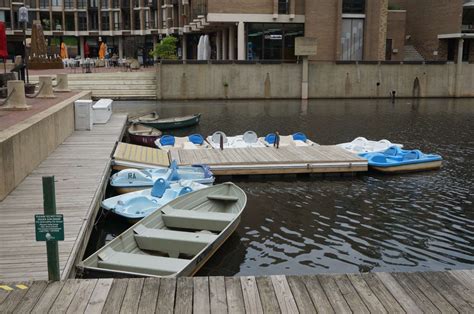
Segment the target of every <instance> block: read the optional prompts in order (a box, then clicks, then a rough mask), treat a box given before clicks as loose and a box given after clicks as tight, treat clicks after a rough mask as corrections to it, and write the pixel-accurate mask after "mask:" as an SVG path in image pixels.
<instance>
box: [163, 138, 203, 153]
mask: <svg viewBox="0 0 474 314" xmlns="http://www.w3.org/2000/svg"><path fill="white" fill-rule="evenodd" d="M155 145H156V147H158V148H159V149H162V150H165V151H169V150H170V149H172V148H179V149H203V148H209V144H208V143H207V142H206V141H205V140H204V138H203V137H202V135H200V134H192V135H189V136H185V137H178V136H172V135H163V136H162V137H161V138H159V139H157V140H156V141H155Z"/></svg>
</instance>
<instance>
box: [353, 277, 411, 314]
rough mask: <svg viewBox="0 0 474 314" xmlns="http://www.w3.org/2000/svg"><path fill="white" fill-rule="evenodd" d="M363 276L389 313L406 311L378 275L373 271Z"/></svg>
mask: <svg viewBox="0 0 474 314" xmlns="http://www.w3.org/2000/svg"><path fill="white" fill-rule="evenodd" d="M361 276H362V278H363V279H364V280H365V282H366V283H367V285H368V286H369V287H370V289H371V290H372V292H373V293H374V294H375V295H376V296H377V298H378V299H379V301H380V302H381V303H382V304H383V306H384V307H385V309H386V310H387V311H388V312H389V313H405V311H404V310H403V308H402V307H401V306H400V304H399V303H398V302H397V300H396V299H395V298H394V297H393V296H392V294H391V293H390V291H388V290H387V288H385V286H384V285H383V283H382V282H381V281H380V279H379V278H378V277H377V276H375V275H374V274H372V273H368V274H362V275H361Z"/></svg>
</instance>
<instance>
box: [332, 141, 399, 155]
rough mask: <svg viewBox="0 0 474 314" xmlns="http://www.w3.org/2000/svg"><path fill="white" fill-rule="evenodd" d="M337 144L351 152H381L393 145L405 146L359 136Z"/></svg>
mask: <svg viewBox="0 0 474 314" xmlns="http://www.w3.org/2000/svg"><path fill="white" fill-rule="evenodd" d="M336 146H338V147H341V148H344V149H345V150H347V151H348V152H350V153H354V154H361V153H380V152H383V151H385V150H387V149H388V148H389V147H391V146H398V147H400V148H403V144H396V143H392V142H390V141H389V140H386V139H383V140H380V141H372V140H368V139H366V138H365V137H357V138H355V139H354V140H353V141H352V142H347V143H341V144H337V145H336Z"/></svg>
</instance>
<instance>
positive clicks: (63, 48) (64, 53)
mask: <svg viewBox="0 0 474 314" xmlns="http://www.w3.org/2000/svg"><path fill="white" fill-rule="evenodd" d="M59 54H60V56H61V59H63V60H64V59H68V58H69V55H68V53H67V46H66V44H65V43H64V42H62V43H61V51H60V53H59Z"/></svg>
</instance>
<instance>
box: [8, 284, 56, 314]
mask: <svg viewBox="0 0 474 314" xmlns="http://www.w3.org/2000/svg"><path fill="white" fill-rule="evenodd" d="M47 286H48V282H46V281H35V282H33V284H32V285H30V286H29V287H28V291H27V292H26V294H25V296H24V297H23V299H21V302H20V304H18V306H17V307H16V308H15V310H14V311H13V313H29V312H30V311H31V310H32V309H33V307H34V306H35V304H36V302H38V300H39V298H40V297H41V295H42V294H43V292H44V289H46V287H47ZM0 303H1V302H0Z"/></svg>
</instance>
